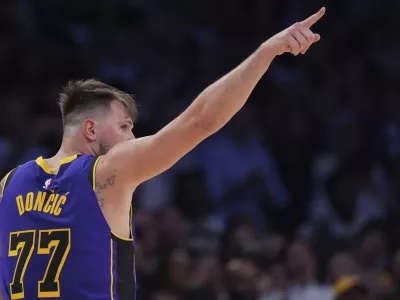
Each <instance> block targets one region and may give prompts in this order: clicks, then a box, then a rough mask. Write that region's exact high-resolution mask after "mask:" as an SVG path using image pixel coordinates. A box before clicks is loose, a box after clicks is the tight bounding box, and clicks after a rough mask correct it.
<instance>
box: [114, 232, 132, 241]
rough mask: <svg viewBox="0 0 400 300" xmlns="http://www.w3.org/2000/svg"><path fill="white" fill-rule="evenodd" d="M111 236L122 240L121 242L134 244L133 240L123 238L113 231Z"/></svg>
mask: <svg viewBox="0 0 400 300" xmlns="http://www.w3.org/2000/svg"><path fill="white" fill-rule="evenodd" d="M111 234H112V235H113V236H114V237H116V238H117V239H119V240H121V241H125V242H133V238H125V237H122V236H120V235H118V234H116V233H115V232H113V231H111Z"/></svg>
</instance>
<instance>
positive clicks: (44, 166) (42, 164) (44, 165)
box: [36, 154, 78, 175]
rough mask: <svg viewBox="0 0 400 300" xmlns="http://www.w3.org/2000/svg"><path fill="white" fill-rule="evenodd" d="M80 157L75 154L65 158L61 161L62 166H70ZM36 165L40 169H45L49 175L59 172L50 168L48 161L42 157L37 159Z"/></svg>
mask: <svg viewBox="0 0 400 300" xmlns="http://www.w3.org/2000/svg"><path fill="white" fill-rule="evenodd" d="M77 157H78V154H74V155H71V156H68V157H64V158H63V159H61V160H60V166H61V165H64V164H68V163H70V162H71V161H73V160H74V159H76V158H77ZM36 163H37V164H38V166H39V167H41V168H42V169H43V171H45V172H46V173H47V174H51V175H55V174H57V172H58V169H53V168H52V167H50V166H49V164H48V163H47V161H46V160H45V159H44V158H43V156H40V157H38V158H37V159H36Z"/></svg>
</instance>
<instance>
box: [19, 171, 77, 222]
mask: <svg viewBox="0 0 400 300" xmlns="http://www.w3.org/2000/svg"><path fill="white" fill-rule="evenodd" d="M52 182H53V178H50V179H47V180H46V182H45V184H44V186H43V189H45V190H46V191H45V192H42V191H36V192H28V193H26V194H24V195H18V196H17V197H16V198H15V200H16V202H17V207H18V212H19V215H20V216H22V215H23V214H24V213H25V212H29V211H39V212H44V213H46V214H51V215H54V216H59V215H60V214H61V212H62V209H63V205H64V204H65V203H66V202H67V199H68V197H67V196H68V194H69V193H65V194H62V195H61V194H55V193H54V190H52V189H50V186H51V184H52Z"/></svg>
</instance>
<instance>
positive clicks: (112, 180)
mask: <svg viewBox="0 0 400 300" xmlns="http://www.w3.org/2000/svg"><path fill="white" fill-rule="evenodd" d="M115 179H116V175H111V176H109V177H108V178H107V179H106V181H105V182H104V183H101V182H99V181H96V191H95V192H96V196H97V201H98V202H99V205H100V208H103V206H104V196H103V195H102V192H104V191H105V190H106V189H107V188H108V187H109V186H111V185H114V183H115Z"/></svg>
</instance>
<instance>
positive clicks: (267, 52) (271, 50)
mask: <svg viewBox="0 0 400 300" xmlns="http://www.w3.org/2000/svg"><path fill="white" fill-rule="evenodd" d="M260 52H261V53H262V56H263V57H264V58H265V59H269V60H271V61H272V60H273V59H274V58H275V57H276V56H278V55H279V51H278V49H277V47H276V46H275V45H274V44H273V43H272V42H271V40H267V41H265V42H264V43H262V44H261V46H260Z"/></svg>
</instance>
